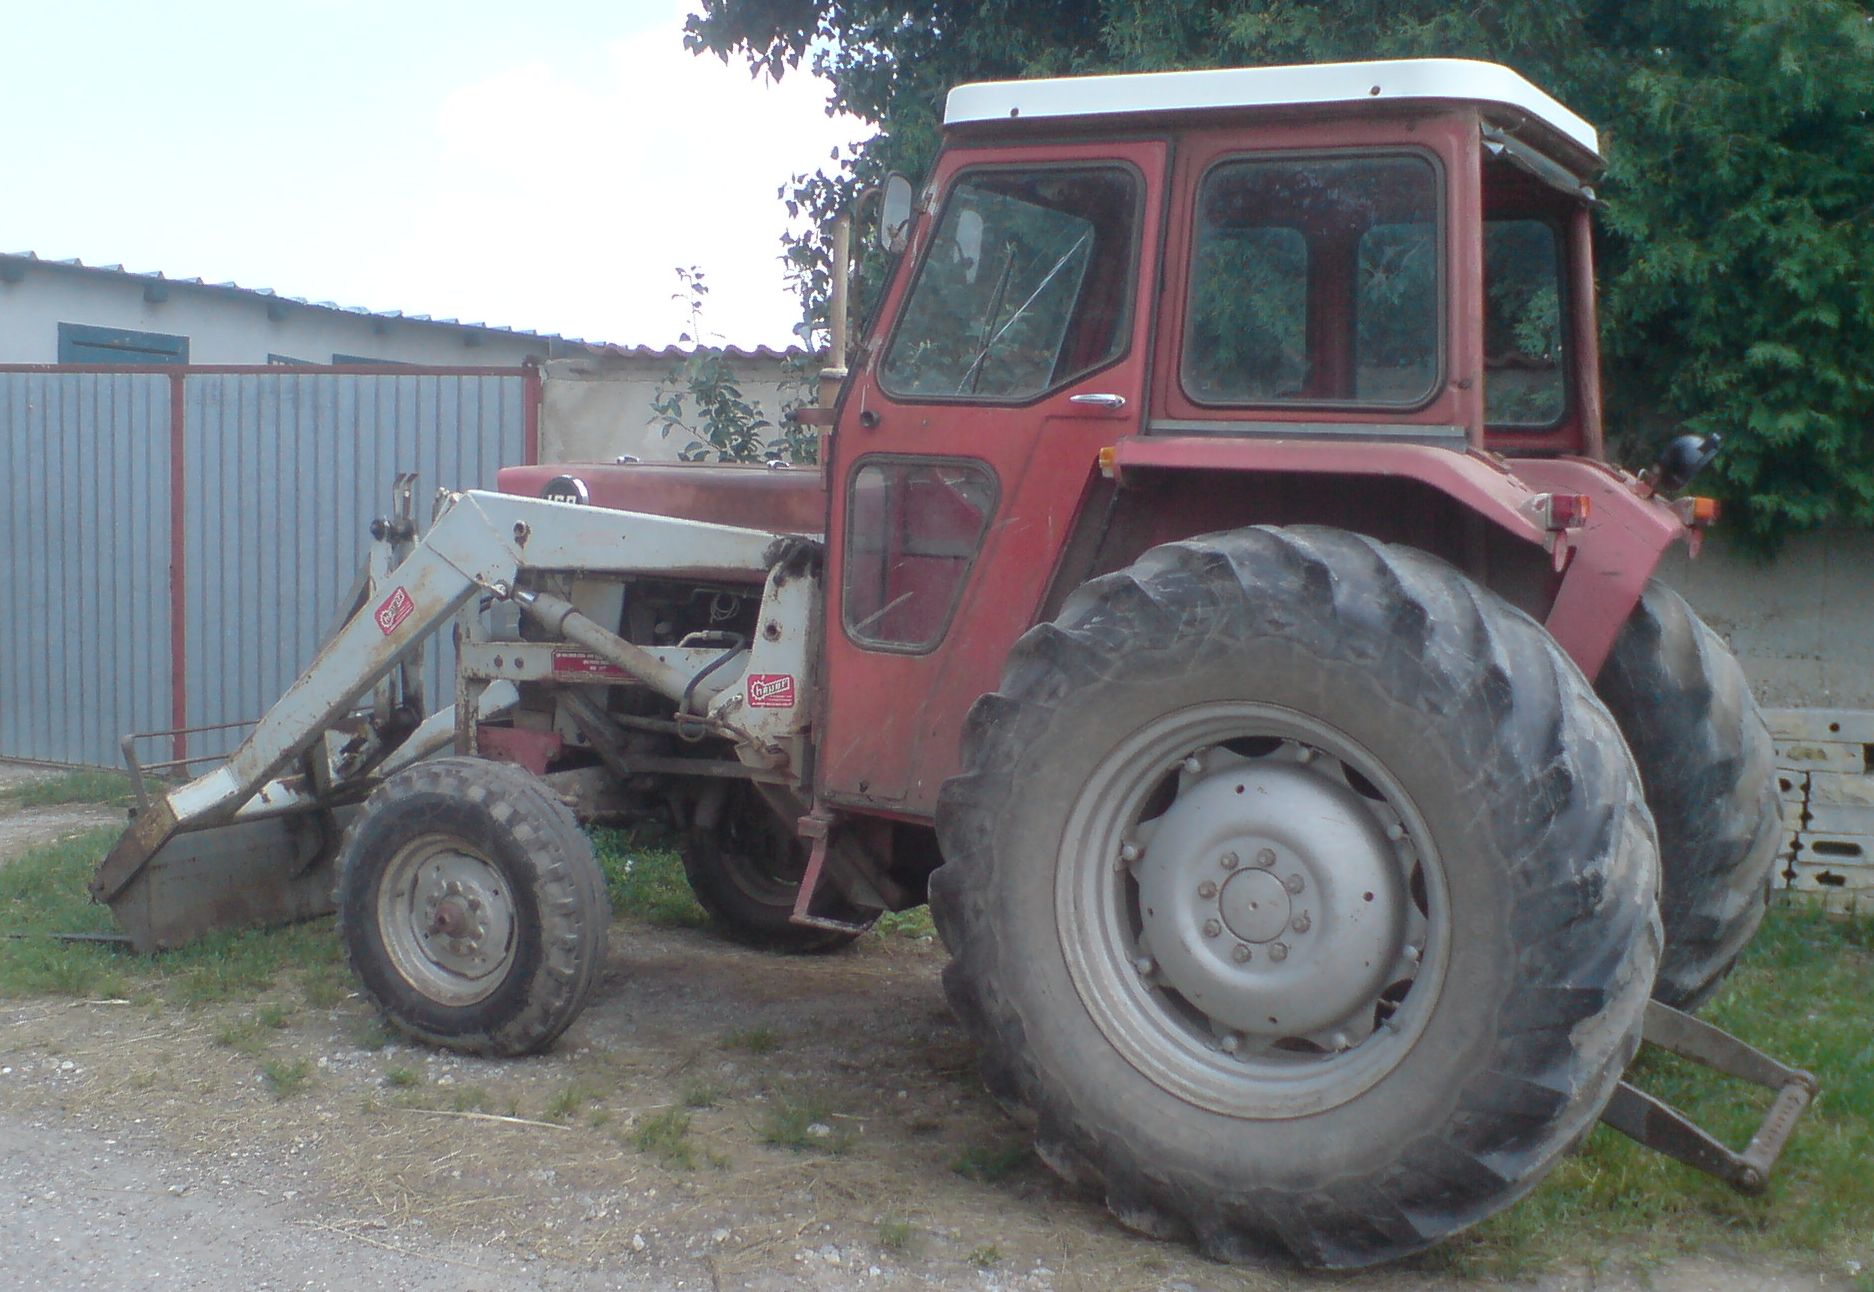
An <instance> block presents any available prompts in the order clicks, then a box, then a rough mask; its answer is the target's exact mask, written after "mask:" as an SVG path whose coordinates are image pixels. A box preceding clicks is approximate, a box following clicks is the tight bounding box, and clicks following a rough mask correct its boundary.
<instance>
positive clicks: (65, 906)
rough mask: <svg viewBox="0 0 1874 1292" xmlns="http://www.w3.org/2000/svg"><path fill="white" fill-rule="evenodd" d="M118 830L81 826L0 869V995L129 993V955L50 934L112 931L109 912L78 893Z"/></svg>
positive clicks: (82, 995)
mask: <svg viewBox="0 0 1874 1292" xmlns="http://www.w3.org/2000/svg"><path fill="white" fill-rule="evenodd" d="M117 835H118V831H116V830H111V829H104V830H91V831H87V832H86V833H84V834H81V835H77V836H75V837H73V838H70V839H62V840H60V841H59V842H57V843H49V844H42V845H40V846H38V847H36V848H28V849H27V850H26V851H24V852H22V853H20V854H19V855H18V856H17V857H14V858H13V859H12V860H11V861H9V862H7V863H6V864H5V865H4V866H0V996H41V995H53V996H78V997H88V998H96V997H103V996H124V995H128V994H129V990H130V988H129V981H128V979H127V977H126V975H125V972H124V970H125V965H126V962H127V960H129V959H130V958H129V957H127V956H126V955H125V954H124V953H123V952H122V951H121V950H120V949H119V948H117V947H115V946H112V945H110V944H108V943H98V942H60V941H58V940H57V939H56V938H54V937H53V936H52V935H53V934H57V933H115V932H117V926H116V925H115V924H114V923H113V922H112V920H111V913H110V911H109V909H108V908H106V907H102V906H98V905H96V904H95V903H93V902H92V900H91V896H90V894H89V893H87V892H86V891H85V885H86V884H88V883H89V882H90V880H91V872H92V871H93V870H95V869H96V868H97V864H98V862H99V861H101V860H103V857H104V854H105V853H106V852H107V851H108V850H109V849H110V846H111V844H112V843H114V842H116V839H117ZM14 935H18V936H14Z"/></svg>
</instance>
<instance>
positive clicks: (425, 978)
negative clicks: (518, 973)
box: [377, 835, 518, 1008]
mask: <svg viewBox="0 0 1874 1292" xmlns="http://www.w3.org/2000/svg"><path fill="white" fill-rule="evenodd" d="M377 932H378V937H379V938H380V939H381V940H382V942H383V944H384V950H385V953H386V954H387V955H388V956H389V958H390V962H391V964H392V966H393V967H394V968H395V969H396V971H397V973H398V975H399V976H400V977H401V978H402V979H403V980H404V981H405V982H407V983H409V984H410V986H412V987H413V988H415V989H416V990H417V991H419V992H421V993H422V994H423V995H424V996H427V997H428V998H429V999H431V1000H433V1001H435V1002H436V1003H437V1004H439V1005H444V1006H448V1007H453V1008H460V1007H462V1006H466V1005H474V1004H477V1003H478V1002H480V1001H483V1000H486V999H487V998H488V997H489V996H491V995H493V994H494V992H495V991H496V989H497V988H499V987H500V986H501V984H502V983H503V982H504V981H506V979H507V976H508V973H509V971H510V970H511V969H512V968H513V967H514V959H515V954H516V948H517V943H518V936H517V934H518V921H517V920H516V919H515V906H514V895H513V888H512V885H511V884H510V883H509V882H508V879H507V877H506V876H505V875H504V874H502V872H501V870H500V869H499V868H498V867H496V866H495V864H494V863H493V862H491V861H489V860H488V858H487V857H485V856H484V855H482V853H481V852H480V851H478V850H476V849H474V848H471V847H469V846H468V845H467V844H465V843H464V842H463V841H462V840H460V839H456V838H454V837H452V836H447V835H425V836H424V837H422V838H420V839H416V840H413V841H412V842H410V843H407V844H405V845H404V846H403V847H401V848H399V849H398V850H397V851H396V852H395V853H394V854H393V855H392V856H391V859H390V861H389V863H388V864H386V866H385V867H384V876H383V879H382V881H381V882H380V883H379V885H378V889H377Z"/></svg>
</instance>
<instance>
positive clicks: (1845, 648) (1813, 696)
mask: <svg viewBox="0 0 1874 1292" xmlns="http://www.w3.org/2000/svg"><path fill="white" fill-rule="evenodd" d="M1720 533H1722V531H1720ZM1660 575H1661V577H1662V578H1664V579H1665V580H1666V582H1667V583H1670V584H1671V585H1672V586H1673V587H1675V588H1677V589H1678V590H1679V592H1680V593H1681V594H1683V595H1684V597H1685V599H1686V600H1687V601H1689V602H1691V604H1692V608H1693V609H1695V610H1697V611H1698V613H1699V617H1700V618H1702V619H1704V621H1705V622H1706V623H1708V624H1710V625H1711V626H1712V628H1713V629H1715V630H1716V631H1717V632H1718V634H1719V635H1720V636H1722V637H1723V638H1725V639H1726V640H1727V641H1729V642H1730V643H1731V649H1732V651H1733V652H1735V653H1736V655H1737V657H1738V660H1739V662H1740V663H1742V664H1743V666H1744V672H1745V674H1746V675H1748V676H1749V678H1750V681H1751V686H1752V688H1753V689H1754V690H1755V691H1756V693H1757V698H1758V700H1760V701H1761V702H1762V703H1764V704H1766V705H1768V706H1771V707H1773V708H1780V709H1796V708H1829V709H1874V534H1870V533H1869V532H1868V531H1866V530H1850V529H1829V530H1822V531H1820V532H1817V533H1813V534H1803V535H1800V536H1798V537H1796V538H1792V539H1791V540H1789V542H1788V543H1786V544H1785V545H1784V546H1783V548H1782V550H1781V551H1780V552H1779V553H1778V554H1777V555H1776V557H1775V558H1774V559H1771V560H1765V559H1763V558H1762V557H1758V556H1753V555H1750V554H1748V553H1744V552H1740V551H1738V550H1737V549H1736V548H1734V547H1731V546H1729V545H1727V544H1726V543H1725V541H1724V539H1723V538H1722V537H1715V538H1713V540H1712V541H1710V542H1708V543H1706V544H1705V548H1704V551H1703V552H1701V553H1700V554H1699V556H1698V557H1697V558H1696V559H1693V558H1690V557H1688V556H1687V555H1686V553H1685V549H1684V548H1683V547H1675V548H1673V550H1672V552H1671V553H1670V554H1669V555H1668V556H1667V558H1666V561H1665V563H1664V564H1663V565H1662V566H1661V568H1660Z"/></svg>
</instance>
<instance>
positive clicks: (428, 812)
mask: <svg viewBox="0 0 1874 1292" xmlns="http://www.w3.org/2000/svg"><path fill="white" fill-rule="evenodd" d="M610 923H611V904H610V902H609V901H608V900H607V898H606V895H605V878H604V875H603V873H602V872H601V871H600V869H599V864H598V860H597V858H596V857H594V856H593V852H592V844H591V842H590V840H588V839H587V838H586V835H585V833H584V832H583V831H581V830H580V828H579V823H578V822H577V821H575V820H574V819H573V814H572V813H571V812H570V811H568V810H567V808H566V805H565V804H563V803H561V802H560V801H559V800H558V799H557V798H555V797H554V796H553V795H552V794H551V793H549V792H548V791H547V789H546V787H545V786H544V785H542V784H541V783H540V781H539V780H538V779H537V778H536V777H534V776H533V775H532V774H531V773H529V772H527V771H525V770H523V769H521V768H519V767H515V766H513V765H512V764H508V763H496V762H490V761H487V760H485V759H480V758H443V759H436V760H434V761H431V762H425V763H418V764H417V765H416V766H414V767H412V768H410V769H409V770H407V771H404V772H400V773H398V774H397V775H396V776H393V777H391V779H390V780H388V781H386V782H385V783H384V784H383V785H382V786H380V787H379V788H378V789H377V790H376V791H375V792H374V793H373V794H372V795H371V797H370V798H369V799H368V800H366V802H365V805H364V810H363V811H362V812H360V813H359V815H358V818H357V820H355V821H354V822H353V823H352V826H351V829H350V831H349V832H348V833H347V835H346V837H345V843H344V847H343V849H342V850H341V851H340V854H339V859H338V927H339V936H340V940H341V941H342V942H343V943H344V946H345V954H346V957H347V959H348V960H349V961H350V963H351V968H352V972H353V973H355V974H356V975H357V976H358V979H359V981H360V982H362V983H363V984H364V988H365V990H366V992H368V993H369V994H370V996H371V998H372V999H373V1000H374V1001H376V1002H377V1005H378V1008H379V1009H381V1010H382V1011H383V1012H384V1015H385V1017H386V1018H388V1019H389V1020H390V1021H391V1022H392V1023H393V1024H394V1025H395V1026H396V1027H397V1028H398V1029H399V1030H401V1031H403V1032H404V1033H406V1034H407V1035H409V1036H411V1037H414V1038H415V1039H417V1040H420V1041H425V1042H427V1043H429V1044H431V1045H440V1046H446V1047H448V1048H449V1049H454V1050H464V1051H467V1052H469V1053H474V1054H498V1055H510V1054H530V1053H533V1052H535V1051H539V1050H544V1049H546V1048H547V1046H549V1045H551V1044H552V1043H553V1041H554V1040H555V1039H556V1038H558V1036H559V1035H560V1033H562V1032H564V1031H565V1030H566V1028H567V1027H568V1026H569V1025H571V1023H572V1021H573V1020H574V1019H575V1018H577V1017H578V1016H579V1012H580V1010H582V1009H584V1008H585V1004H586V1000H587V998H588V997H589V996H590V995H591V994H592V988H593V986H594V985H595V984H596V983H597V982H598V978H599V973H600V970H601V968H602V966H603V964H604V959H605V938H606V932H607V928H608V926H609V925H610Z"/></svg>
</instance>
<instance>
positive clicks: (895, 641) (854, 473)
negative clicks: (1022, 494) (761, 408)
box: [839, 452, 1002, 655]
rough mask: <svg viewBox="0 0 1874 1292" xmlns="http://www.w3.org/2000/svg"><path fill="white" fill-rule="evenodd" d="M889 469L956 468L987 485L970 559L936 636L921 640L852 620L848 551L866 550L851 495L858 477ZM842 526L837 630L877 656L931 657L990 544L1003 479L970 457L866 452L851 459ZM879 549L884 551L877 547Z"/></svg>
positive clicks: (881, 611) (964, 561)
mask: <svg viewBox="0 0 1874 1292" xmlns="http://www.w3.org/2000/svg"><path fill="white" fill-rule="evenodd" d="M874 467H876V468H878V469H880V470H882V471H889V470H890V469H891V468H894V467H896V468H898V469H900V470H901V471H906V472H908V471H910V470H914V469H917V468H931V469H943V468H948V469H951V470H960V471H964V472H967V473H968V474H970V475H971V476H973V477H976V478H978V479H980V480H981V481H982V482H984V483H985V484H986V485H987V489H986V494H985V497H984V499H983V500H982V520H981V521H980V523H979V524H978V525H977V527H976V536H975V540H974V544H973V546H972V547H971V549H970V552H969V555H968V556H966V557H964V558H962V566H961V568H960V569H958V570H957V572H956V583H955V586H954V587H953V588H952V589H951V593H950V602H949V605H948V606H947V607H946V609H945V610H944V617H943V621H942V623H940V624H938V625H937V628H936V633H935V635H934V636H932V637H931V638H929V639H928V640H924V641H907V640H902V639H899V638H891V637H877V636H873V635H872V634H870V633H868V632H867V631H866V627H865V626H866V624H867V623H868V622H869V621H868V620H867V619H858V620H855V619H854V618H853V614H852V611H853V606H852V591H853V574H854V569H855V564H856V563H855V562H854V560H853V559H852V553H854V552H858V551H863V550H866V549H865V548H864V545H863V542H862V537H861V534H860V531H859V516H858V511H857V509H856V508H855V507H854V505H853V495H854V493H855V492H856V491H857V489H858V485H859V480H860V477H861V476H863V475H864V473H865V472H866V471H867V470H868V469H870V468H874ZM845 493H846V523H845V536H844V550H845V552H846V554H847V555H846V557H845V559H844V560H842V562H841V567H842V568H841V571H840V586H839V623H840V631H841V632H842V633H844V635H845V637H846V640H847V641H848V642H850V643H851V644H852V645H854V646H856V647H858V648H859V649H860V650H863V651H867V652H869V653H872V654H879V655H929V654H931V653H932V652H934V651H936V650H937V649H938V648H939V647H941V646H942V645H943V644H944V641H945V640H946V639H947V638H948V637H949V636H950V629H951V628H952V627H953V626H954V625H955V623H956V617H957V611H958V609H959V608H960V607H961V606H962V604H963V594H964V593H965V591H967V590H968V588H969V584H970V580H971V579H972V578H973V577H974V576H975V574H976V566H977V564H978V563H979V562H980V561H981V560H982V555H983V548H984V547H985V546H986V545H987V544H988V541H989V531H990V528H991V527H992V526H993V525H994V524H995V521H996V516H997V514H998V512H999V510H1000V508H1001V506H1002V480H1001V478H1000V477H999V476H998V475H997V474H996V470H995V468H994V467H993V466H991V465H990V464H989V463H988V462H986V461H984V460H983V459H982V458H979V457H973V456H962V457H953V456H950V455H948V454H938V453H915V452H909V453H903V452H885V453H865V454H861V455H860V456H859V457H858V458H856V459H855V460H854V461H853V464H852V470H851V471H850V472H849V473H848V475H847V477H846V483H845ZM880 550H881V551H882V550H883V547H882V546H881V548H880ZM890 609H891V606H890V605H889V604H887V605H885V606H882V607H880V608H879V609H877V610H875V611H873V614H872V618H876V617H877V616H879V615H882V614H884V613H885V612H887V611H889V610H890Z"/></svg>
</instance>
